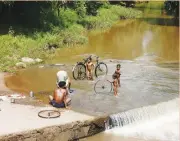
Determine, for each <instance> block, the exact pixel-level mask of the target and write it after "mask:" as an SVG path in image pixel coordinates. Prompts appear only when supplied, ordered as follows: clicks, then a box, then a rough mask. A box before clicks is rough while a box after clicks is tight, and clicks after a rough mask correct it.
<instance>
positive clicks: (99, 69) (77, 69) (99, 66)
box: [72, 55, 108, 80]
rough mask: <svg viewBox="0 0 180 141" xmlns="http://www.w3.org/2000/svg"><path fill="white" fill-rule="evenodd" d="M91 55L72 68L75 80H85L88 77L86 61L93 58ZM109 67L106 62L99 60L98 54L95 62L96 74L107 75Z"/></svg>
mask: <svg viewBox="0 0 180 141" xmlns="http://www.w3.org/2000/svg"><path fill="white" fill-rule="evenodd" d="M91 57H92V55H90V56H89V57H88V58H86V59H83V61H84V62H77V63H76V65H75V66H74V67H73V69H72V73H73V78H74V79H75V80H84V79H85V78H86V77H87V74H86V63H87V61H88V60H89V58H91ZM107 73H108V67H107V65H106V64H105V63H104V62H99V57H98V56H96V64H95V76H96V77H97V78H98V77H99V76H100V75H103V74H104V75H107Z"/></svg>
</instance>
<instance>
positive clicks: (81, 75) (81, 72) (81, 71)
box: [72, 62, 86, 80]
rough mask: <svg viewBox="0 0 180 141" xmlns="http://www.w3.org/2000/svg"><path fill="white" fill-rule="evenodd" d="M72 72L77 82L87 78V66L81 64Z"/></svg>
mask: <svg viewBox="0 0 180 141" xmlns="http://www.w3.org/2000/svg"><path fill="white" fill-rule="evenodd" d="M72 72H73V78H74V79H75V80H83V79H85V78H86V66H85V65H84V64H83V63H81V62H80V63H78V64H77V65H76V66H75V67H74V68H73V71H72Z"/></svg>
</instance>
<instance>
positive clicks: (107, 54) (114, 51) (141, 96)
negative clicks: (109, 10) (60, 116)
mask: <svg viewBox="0 0 180 141" xmlns="http://www.w3.org/2000/svg"><path fill="white" fill-rule="evenodd" d="M165 18H167V17H165ZM162 19H164V17H150V16H149V17H148V19H147V18H143V19H136V20H122V21H119V22H118V23H117V24H116V25H114V26H113V27H112V28H111V29H109V30H107V31H105V32H103V33H99V32H95V31H91V32H90V33H89V43H88V44H87V45H86V46H85V47H73V48H63V49H59V50H57V52H56V56H55V57H54V58H53V59H52V60H47V63H65V64H67V66H66V67H47V68H46V67H45V68H38V67H33V68H31V69H27V70H24V71H19V72H18V73H17V74H16V75H13V76H9V77H6V78H5V81H6V85H7V86H8V87H9V88H11V89H13V90H16V91H19V92H29V91H30V90H33V91H35V92H39V91H52V90H53V89H54V88H55V81H56V78H55V77H56V72H57V71H58V70H59V69H65V70H67V71H68V72H69V74H70V75H71V78H72V73H71V70H72V67H73V66H72V64H74V63H76V62H77V61H79V60H80V59H82V56H81V55H83V54H89V53H92V54H96V55H99V56H100V57H101V59H107V58H110V59H118V60H120V63H121V65H122V77H121V80H122V83H121V84H122V88H121V89H120V94H119V96H118V97H117V98H116V99H114V97H111V96H109V97H106V96H101V95H97V96H94V95H92V91H91V92H90V93H91V94H89V93H88V92H86V93H83V94H80V93H79V94H76V97H74V99H73V102H74V103H73V108H74V110H79V111H81V112H86V113H88V112H89V113H90V114H92V113H98V114H99V115H102V114H103V113H112V112H117V111H118V112H120V111H124V110H127V109H128V110H129V109H132V108H135V107H136V108H137V107H141V106H142V105H146V106H147V105H149V104H155V103H157V102H161V101H163V100H169V99H172V98H175V97H177V95H178V90H179V89H178V87H179V82H178V76H179V75H178V71H179V26H177V25H174V24H171V23H173V22H174V21H173V19H171V18H169V17H168V19H164V22H161V21H162ZM157 21H159V22H157ZM166 21H168V22H166ZM170 21H171V22H170ZM172 25H173V26H172ZM123 60H124V61H123ZM125 60H129V61H125ZM130 60H131V61H130ZM106 63H107V64H108V63H109V62H106ZM108 67H109V75H110V77H111V74H112V73H113V72H114V69H115V63H109V64H108ZM92 84H93V82H92ZM73 87H76V88H80V89H85V90H87V89H88V90H89V89H91V87H89V83H88V82H87V81H74V80H73ZM42 97H44V96H42ZM82 97H83V101H82V100H81V101H80V99H82ZM122 99H123V100H122ZM83 104H84V105H83ZM109 105H111V107H109ZM82 107H83V108H82ZM112 107H113V108H112ZM174 117H175V118H177V117H176V113H175V116H174ZM168 118H169V119H170V116H168ZM161 119H164V118H163V117H162V118H161ZM176 120H177V119H175V121H176ZM164 123H166V124H168V125H169V124H171V121H165V122H164ZM143 124H145V123H143ZM172 124H173V125H174V124H176V123H172ZM160 127H161V128H162V127H163V126H162V125H160ZM131 128H132V127H131ZM175 128H176V127H175ZM175 128H172V129H175ZM127 129H128V130H129V129H130V127H129V128H127ZM142 130H145V129H144V128H142ZM175 130H176V129H175ZM121 131H122V130H121ZM153 131H155V130H154V129H152V130H149V131H148V132H151V133H152V132H153ZM112 132H113V131H112ZM165 132H167V134H168V133H169V131H168V130H167V131H165ZM118 133H119V132H118ZM149 135H150V136H151V135H152V134H149ZM117 136H118V135H117V134H116V135H115V134H106V133H102V134H100V135H97V136H95V137H93V138H92V139H93V140H94V141H95V140H98V141H99V140H100V141H101V140H107V139H108V141H110V140H118V141H119V138H120V137H119V136H118V137H117ZM116 137H117V138H116ZM132 140H133V139H132Z"/></svg>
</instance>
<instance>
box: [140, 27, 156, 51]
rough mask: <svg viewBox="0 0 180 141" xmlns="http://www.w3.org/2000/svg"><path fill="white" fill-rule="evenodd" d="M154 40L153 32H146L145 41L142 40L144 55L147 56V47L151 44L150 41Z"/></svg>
mask: <svg viewBox="0 0 180 141" xmlns="http://www.w3.org/2000/svg"><path fill="white" fill-rule="evenodd" d="M152 39H153V34H152V32H151V31H146V32H145V35H144V37H143V40H142V48H143V53H144V54H147V47H148V44H149V43H150V41H151V40H152Z"/></svg>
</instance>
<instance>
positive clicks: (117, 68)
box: [114, 64, 121, 87]
mask: <svg viewBox="0 0 180 141" xmlns="http://www.w3.org/2000/svg"><path fill="white" fill-rule="evenodd" d="M120 68H121V65H120V64H117V65H116V70H115V72H114V74H117V80H118V86H119V87H121V83H120V76H121V71H120Z"/></svg>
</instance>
